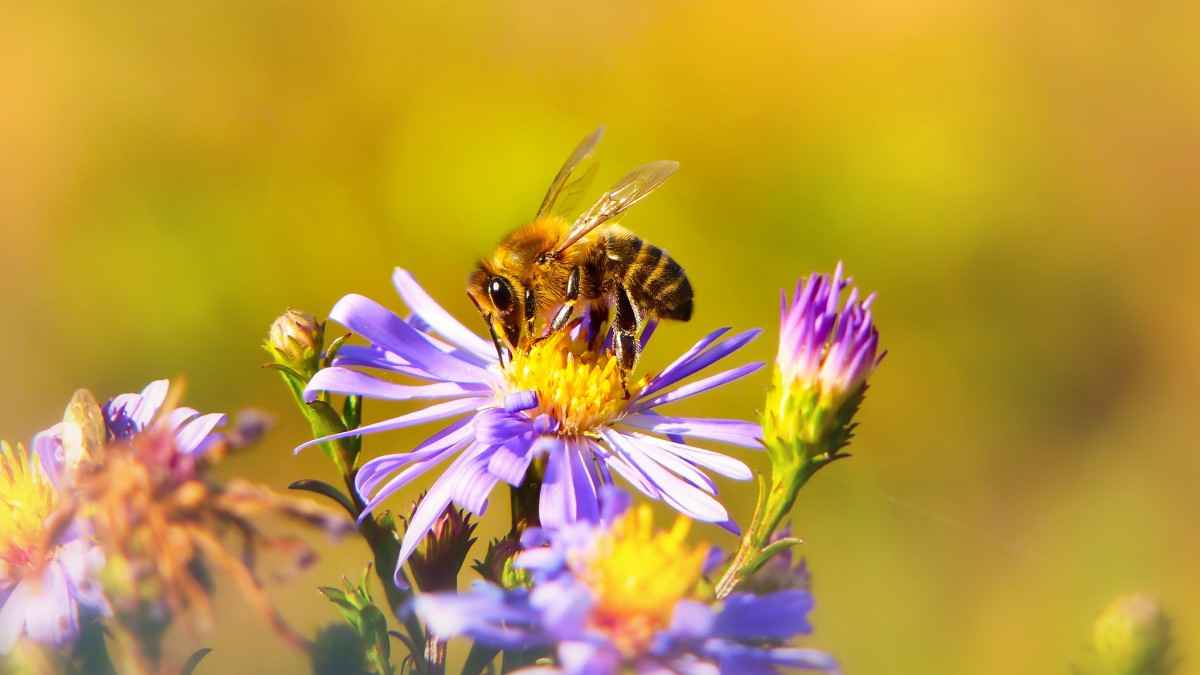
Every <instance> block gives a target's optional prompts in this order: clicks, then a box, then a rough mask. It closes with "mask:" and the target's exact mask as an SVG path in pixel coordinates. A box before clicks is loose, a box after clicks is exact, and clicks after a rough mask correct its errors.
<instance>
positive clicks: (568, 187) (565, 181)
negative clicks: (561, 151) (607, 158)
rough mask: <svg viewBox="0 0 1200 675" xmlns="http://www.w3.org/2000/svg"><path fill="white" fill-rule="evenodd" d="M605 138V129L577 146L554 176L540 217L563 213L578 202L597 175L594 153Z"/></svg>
mask: <svg viewBox="0 0 1200 675" xmlns="http://www.w3.org/2000/svg"><path fill="white" fill-rule="evenodd" d="M602 136H604V127H600V128H598V129H596V130H595V131H593V132H592V133H590V134H588V136H587V138H584V139H583V140H582V141H580V142H579V145H577V146H575V150H574V151H573V152H572V153H571V156H570V157H568V158H567V161H566V162H563V165H562V168H561V169H559V170H558V174H556V175H555V176H554V180H553V181H551V183H550V187H549V188H548V189H547V190H546V196H545V197H543V198H542V206H541V207H540V208H539V209H538V212H537V215H538V217H541V216H544V215H547V214H549V213H551V212H554V213H560V214H561V213H562V212H564V211H566V210H569V209H571V208H572V204H571V202H575V201H577V200H578V198H579V195H580V193H582V192H583V190H584V188H586V187H587V184H588V183H589V182H590V181H591V179H592V177H593V176H595V175H596V163H595V162H593V161H591V160H592V152H593V151H594V150H595V149H596V146H597V145H599V143H600V138H601V137H602Z"/></svg>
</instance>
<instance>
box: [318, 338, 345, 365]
mask: <svg viewBox="0 0 1200 675" xmlns="http://www.w3.org/2000/svg"><path fill="white" fill-rule="evenodd" d="M350 335H351V334H350V333H344V334H342V335H339V336H337V337H336V338H334V339H333V341H332V342H330V343H329V346H328V347H326V348H325V353H324V354H322V355H321V367H322V368H328V367H329V366H332V365H333V360H334V359H335V358H337V354H338V350H339V349H341V348H342V343H344V342H345V341H346V340H348V339H349V338H350Z"/></svg>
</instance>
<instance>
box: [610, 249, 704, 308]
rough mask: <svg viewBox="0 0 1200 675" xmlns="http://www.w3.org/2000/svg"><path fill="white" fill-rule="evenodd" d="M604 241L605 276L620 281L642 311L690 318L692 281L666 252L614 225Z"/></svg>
mask: <svg viewBox="0 0 1200 675" xmlns="http://www.w3.org/2000/svg"><path fill="white" fill-rule="evenodd" d="M606 239H607V240H606V242H605V252H606V254H607V258H608V261H607V263H608V269H609V274H608V278H609V279H611V280H613V281H620V282H621V285H623V286H624V287H625V288H626V290H628V291H629V295H630V297H631V298H632V299H633V301H634V303H636V304H637V305H638V306H639V307H640V308H641V309H642V311H643V312H646V313H649V314H652V315H653V316H656V317H659V318H663V319H675V320H677V321H687V320H688V319H690V318H692V284H691V282H689V281H688V278H687V273H686V272H684V271H683V268H682V267H680V265H679V263H677V262H675V259H674V258H672V257H671V256H669V255H667V252H666V251H664V250H662V249H661V248H659V247H657V246H655V245H654V244H651V243H649V242H647V241H645V240H644V239H642V238H641V237H639V236H637V235H635V234H633V233H632V232H629V231H628V230H625V229H624V228H618V227H613V228H611V230H610V232H609V233H608V237H607V238H606Z"/></svg>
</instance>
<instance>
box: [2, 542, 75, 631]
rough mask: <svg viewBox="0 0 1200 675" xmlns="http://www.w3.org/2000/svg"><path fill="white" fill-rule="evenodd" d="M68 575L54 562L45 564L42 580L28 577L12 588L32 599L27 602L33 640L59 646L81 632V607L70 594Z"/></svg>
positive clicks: (27, 620)
mask: <svg viewBox="0 0 1200 675" xmlns="http://www.w3.org/2000/svg"><path fill="white" fill-rule="evenodd" d="M66 576H67V575H66V572H65V571H64V570H63V568H62V566H61V565H60V564H59V563H58V562H57V561H55V562H52V563H51V564H49V565H47V566H46V568H45V570H44V571H43V572H42V576H41V579H39V580H37V581H34V580H32V579H26V580H25V581H24V583H22V584H21V585H20V586H19V587H18V588H17V590H16V591H13V595H16V593H17V592H18V591H20V590H22V589H28V590H27V591H26V592H27V593H30V597H29V599H28V600H29V601H27V602H25V612H26V613H25V632H26V634H28V635H29V638H30V639H31V640H34V641H35V642H40V643H42V644H46V645H55V646H60V645H64V644H66V643H67V642H70V641H71V640H72V639H74V638H75V636H76V635H77V634H78V633H79V607H78V605H76V603H75V599H74V598H72V597H71V594H70V590H69V586H68V583H67V578H66ZM9 602H12V597H11V596H10V597H9ZM7 604H8V603H5V608H6V609H7Z"/></svg>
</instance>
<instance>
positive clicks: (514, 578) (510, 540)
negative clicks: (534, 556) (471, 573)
mask: <svg viewBox="0 0 1200 675" xmlns="http://www.w3.org/2000/svg"><path fill="white" fill-rule="evenodd" d="M520 552H521V543H520V542H519V541H518V540H517V538H516V537H514V536H512V535H509V536H506V537H504V538H502V539H493V540H492V541H491V542H490V543H488V547H487V552H486V553H485V554H484V556H483V560H476V561H475V563H474V564H473V565H472V566H471V567H472V569H474V570H475V571H476V572H478V573H479V576H481V577H483V578H484V579H485V580H487V581H490V582H492V583H493V584H496V585H497V586H500V587H502V588H527V587H529V586H531V585H532V584H533V580H532V577H531V576H530V574H529V571H528V570H526V569H522V568H519V567H514V566H513V560H514V559H515V558H516V557H517V554H518V553H520Z"/></svg>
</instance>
